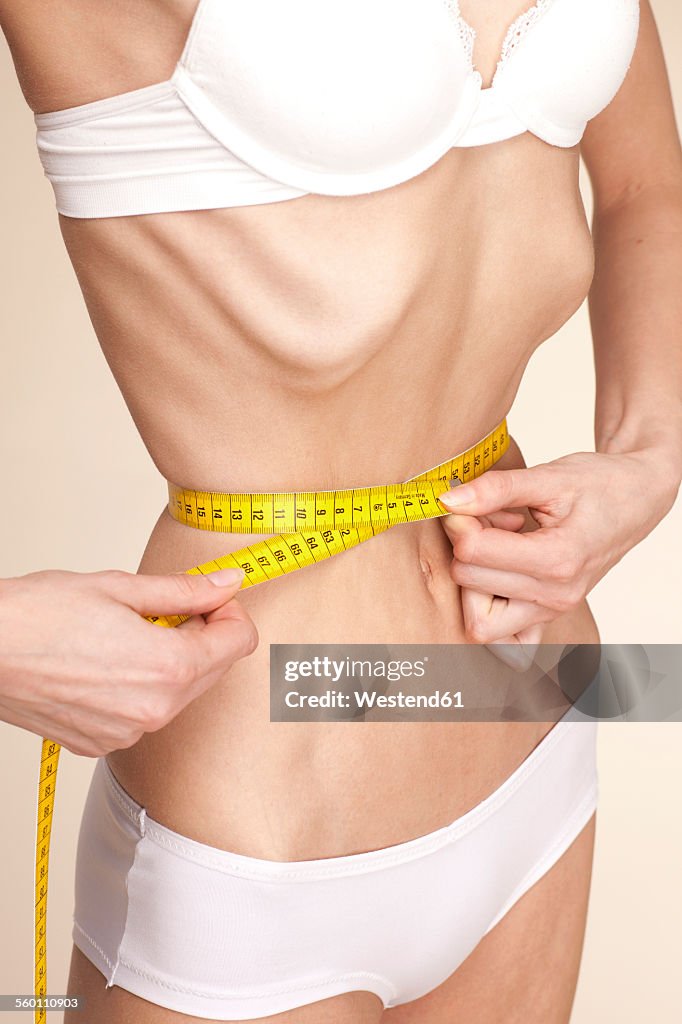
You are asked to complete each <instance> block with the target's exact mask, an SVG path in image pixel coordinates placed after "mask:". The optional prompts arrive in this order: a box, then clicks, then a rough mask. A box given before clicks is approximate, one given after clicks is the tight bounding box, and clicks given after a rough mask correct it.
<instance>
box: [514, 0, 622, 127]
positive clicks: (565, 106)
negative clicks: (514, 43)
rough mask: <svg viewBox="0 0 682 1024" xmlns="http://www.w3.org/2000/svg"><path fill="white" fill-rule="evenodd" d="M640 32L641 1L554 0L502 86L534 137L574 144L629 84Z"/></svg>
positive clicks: (519, 50)
mask: <svg viewBox="0 0 682 1024" xmlns="http://www.w3.org/2000/svg"><path fill="white" fill-rule="evenodd" d="M638 29H639V2H638V0H554V2H553V3H550V5H549V7H548V8H547V10H546V11H545V12H543V13H542V15H541V16H540V17H539V18H538V20H537V21H536V22H535V24H533V25H532V26H531V27H530V29H529V30H528V31H527V33H526V34H525V35H524V36H523V37H522V38H521V40H520V42H519V44H518V47H517V48H516V50H515V51H514V52H513V53H512V55H511V56H510V57H509V58H508V60H507V61H506V62H505V64H504V65H503V66H502V67H501V68H500V70H499V72H498V74H497V76H496V82H495V88H499V89H500V91H501V92H502V93H503V94H504V97H505V100H506V101H507V102H508V103H509V105H510V107H511V108H512V109H513V110H514V112H515V113H516V114H517V116H518V117H520V118H521V119H522V120H523V121H524V123H525V124H526V125H527V127H528V129H529V130H530V131H532V132H533V133H534V134H536V135H538V136H539V137H540V138H542V139H544V141H546V142H548V143H550V144H552V145H558V146H574V145H576V144H577V143H578V142H579V141H580V139H581V138H582V135H583V132H584V130H585V127H586V125H587V122H588V121H590V120H591V119H592V118H593V117H596V115H597V114H599V113H600V112H601V111H602V110H603V109H604V108H605V107H606V106H608V104H609V103H610V102H611V100H612V99H613V98H614V96H615V95H616V93H617V92H618V90H619V88H620V86H621V85H622V83H623V80H624V79H625V75H626V73H627V70H628V68H629V66H630V62H631V60H632V56H633V53H634V50H635V45H636V43H637V34H638ZM540 82H541V83H542V88H538V83H540Z"/></svg>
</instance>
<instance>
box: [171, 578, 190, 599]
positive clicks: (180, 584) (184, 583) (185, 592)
mask: <svg viewBox="0 0 682 1024" xmlns="http://www.w3.org/2000/svg"><path fill="white" fill-rule="evenodd" d="M169 578H170V579H172V580H173V582H174V584H175V586H176V588H177V591H178V593H179V594H180V596H181V597H182V598H183V600H188V599H190V598H192V597H193V596H194V587H195V584H194V579H193V577H192V576H190V575H189V574H188V573H184V572H174V573H171V574H170V577H169Z"/></svg>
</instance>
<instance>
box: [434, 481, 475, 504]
mask: <svg viewBox="0 0 682 1024" xmlns="http://www.w3.org/2000/svg"><path fill="white" fill-rule="evenodd" d="M472 498H473V494H472V491H471V488H470V487H469V486H468V485H467V484H461V485H460V486H459V487H455V488H453V490H451V491H446V492H445V494H441V496H440V498H439V499H438V500H439V501H442V502H443V504H444V505H447V506H448V508H455V507H456V506H457V505H466V503H467V502H468V501H471V500H472Z"/></svg>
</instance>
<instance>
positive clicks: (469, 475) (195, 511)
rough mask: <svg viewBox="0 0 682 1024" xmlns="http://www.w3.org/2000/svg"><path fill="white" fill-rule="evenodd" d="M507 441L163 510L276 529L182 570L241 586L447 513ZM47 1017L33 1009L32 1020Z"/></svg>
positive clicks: (38, 932) (48, 761)
mask: <svg viewBox="0 0 682 1024" xmlns="http://www.w3.org/2000/svg"><path fill="white" fill-rule="evenodd" d="M508 447H509V435H508V433H507V423H506V420H502V422H501V423H500V424H499V425H498V426H497V427H495V429H494V430H492V431H491V432H490V433H489V434H488V435H487V436H486V437H484V438H483V439H482V440H481V441H478V442H477V443H476V444H475V445H473V446H472V447H471V448H468V449H467V450H466V451H465V452H461V453H460V454H459V455H456V456H455V457H454V458H452V459H450V460H448V461H447V462H443V463H441V464H440V465H439V466H434V467H433V469H429V470H427V471H426V472H425V473H420V475H419V476H415V477H411V478H410V479H409V480H407V481H405V482H403V483H398V484H384V485H380V486H377V487H357V488H351V489H345V490H329V491H292V492H287V493H284V492H282V493H263V494H247V493H226V492H222V491H192V490H186V489H184V488H182V487H178V486H176V485H175V484H172V483H169V484H168V494H169V499H168V510H169V512H170V514H171V515H172V516H173V517H174V518H175V519H177V520H178V521H179V522H181V523H185V524H186V525H187V526H193V527H194V528H195V529H199V530H211V531H212V532H224V533H266V534H276V536H274V537H268V538H267V539H265V540H262V541H258V542H257V543H255V544H250V545H249V546H248V547H244V548H241V549H240V550H239V551H234V552H232V553H231V554H228V555H222V556H220V557H219V558H215V559H212V560H211V561H209V562H205V563H204V564H203V565H197V566H195V567H194V568H193V569H188V570H187V572H188V573H189V574H191V575H205V574H206V573H209V572H215V571H216V570H217V569H227V568H231V567H234V568H241V569H243V570H244V573H245V575H244V580H243V581H242V588H244V587H252V586H255V585H256V584H258V583H264V582H266V581H267V580H272V579H276V578H277V577H279V576H284V575H286V574H287V573H290V572H293V571H294V570H295V569H302V568H304V567H305V566H307V565H313V564H314V563H315V562H320V561H323V560H324V559H325V558H331V557H332V556H333V555H336V554H339V553H340V552H342V551H346V550H348V548H352V547H355V546H356V545H357V544H361V543H362V542H363V541H365V540H368V539H369V538H370V537H373V536H376V534H378V533H382V532H383V531H384V530H388V529H390V528H391V527H392V526H397V525H398V524H399V523H410V522H417V521H419V520H424V519H433V518H436V517H437V516H444V515H447V514H448V512H449V510H448V509H447V508H445V506H444V505H442V504H440V502H439V501H438V498H439V497H440V496H441V495H443V494H444V493H445V492H446V491H448V490H450V488H451V486H452V481H459V482H460V483H466V482H467V481H468V480H473V479H474V478H475V477H477V476H480V475H481V474H482V473H485V471H486V470H487V469H490V467H491V466H493V465H494V463H496V462H497V461H498V459H500V458H501V457H502V456H503V455H504V453H505V452H506V451H507V448H508ZM147 618H148V619H149V621H150V622H154V623H156V624H157V625H159V626H166V627H170V628H172V627H174V626H178V625H179V624H180V623H181V622H184V621H185V620H186V619H188V618H189V616H188V615H170V616H166V615H158V616H157V615H148V616H147ZM60 749H61V748H60V745H59V744H58V743H55V742H54V741H53V740H48V739H44V740H43V745H42V753H41V760H40V784H39V789H38V823H37V835H36V882H35V940H36V941H35V995H36V998H37V1000H38V1001H40V1000H43V1001H44V1000H45V998H46V997H47V882H48V864H49V855H50V832H51V827H52V814H53V809H54V796H55V788H56V782H57V764H58V761H59V751H60ZM45 1019H46V1010H45V1008H44V1007H40V1008H37V1009H36V1012H35V1017H34V1020H35V1024H43V1022H44V1021H45Z"/></svg>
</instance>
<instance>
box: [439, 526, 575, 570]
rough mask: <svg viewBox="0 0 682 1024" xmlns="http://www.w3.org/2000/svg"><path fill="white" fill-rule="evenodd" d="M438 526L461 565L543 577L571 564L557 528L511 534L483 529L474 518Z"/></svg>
mask: <svg viewBox="0 0 682 1024" xmlns="http://www.w3.org/2000/svg"><path fill="white" fill-rule="evenodd" d="M441 523H442V525H443V529H444V530H445V532H446V534H447V536H448V538H449V540H450V542H451V544H452V550H453V553H454V555H455V558H457V559H458V560H459V561H460V562H467V563H469V564H471V565H480V566H486V567H488V568H491V569H495V568H497V569H505V570H509V571H511V572H518V573H522V574H527V575H531V576H538V577H543V576H547V575H551V573H552V571H554V570H556V571H561V566H562V565H563V564H565V563H568V562H569V561H571V556H570V553H569V552H568V550H567V545H566V544H565V542H564V540H563V537H562V536H560V535H559V532H558V528H556V527H555V528H553V529H550V528H546V527H542V528H541V529H538V530H530V531H528V532H527V533H513V532H510V531H509V530H500V529H497V528H495V527H494V526H490V527H487V528H486V527H484V526H483V525H482V524H481V523H479V522H478V519H477V518H476V517H475V516H468V515H466V516H455V515H451V516H443V517H442V519H441ZM472 523H476V524H477V525H478V529H477V528H476V527H474V526H472V525H471V524H472Z"/></svg>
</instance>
